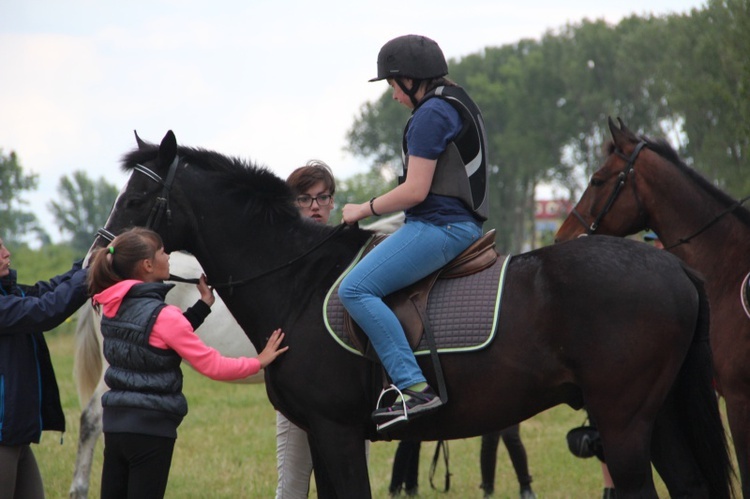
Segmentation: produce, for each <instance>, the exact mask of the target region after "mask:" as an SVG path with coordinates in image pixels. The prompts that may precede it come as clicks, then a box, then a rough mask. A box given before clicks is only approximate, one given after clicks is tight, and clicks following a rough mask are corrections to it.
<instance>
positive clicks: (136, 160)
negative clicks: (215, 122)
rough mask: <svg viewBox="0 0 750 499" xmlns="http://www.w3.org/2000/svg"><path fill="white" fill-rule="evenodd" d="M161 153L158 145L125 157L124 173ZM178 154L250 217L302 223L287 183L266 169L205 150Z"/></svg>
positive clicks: (190, 149)
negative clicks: (213, 182) (201, 172)
mask: <svg viewBox="0 0 750 499" xmlns="http://www.w3.org/2000/svg"><path fill="white" fill-rule="evenodd" d="M158 153H159V147H158V146H157V145H154V144H145V145H141V146H140V147H139V148H138V149H135V150H133V151H131V152H129V153H127V154H125V156H123V158H122V169H123V170H124V171H125V172H130V171H132V170H133V168H135V167H136V166H137V165H138V164H143V163H147V162H149V161H153V160H154V159H155V158H156V157H157V156H158ZM177 154H178V155H179V156H180V158H181V160H182V161H183V162H186V163H188V164H189V165H190V167H195V168H200V169H202V170H203V171H205V172H207V173H209V174H211V175H212V176H213V179H214V181H216V182H217V185H219V186H221V189H222V195H223V196H232V197H234V198H236V199H238V200H239V201H240V202H241V203H242V205H243V206H244V210H243V211H244V213H245V214H247V215H251V216H252V215H258V214H261V215H263V217H264V218H265V219H266V220H273V219H277V218H278V217H282V218H285V219H300V214H299V210H298V209H297V208H296V207H295V206H294V204H293V202H292V201H293V200H292V191H291V189H290V188H289V186H288V185H287V183H286V182H285V181H284V180H282V179H281V178H280V177H279V176H278V175H276V174H275V173H273V172H272V171H270V170H269V169H268V168H267V167H265V166H260V165H257V164H255V163H252V162H247V161H244V160H242V159H240V158H237V157H230V156H225V155H223V154H219V153H217V152H215V151H210V150H207V149H203V148H194V147H185V146H178V147H177Z"/></svg>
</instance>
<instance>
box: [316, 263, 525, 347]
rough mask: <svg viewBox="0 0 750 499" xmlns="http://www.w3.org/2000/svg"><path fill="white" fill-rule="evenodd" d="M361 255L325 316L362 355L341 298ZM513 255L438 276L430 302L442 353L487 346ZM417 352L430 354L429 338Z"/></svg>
mask: <svg viewBox="0 0 750 499" xmlns="http://www.w3.org/2000/svg"><path fill="white" fill-rule="evenodd" d="M360 258H361V252H360V253H359V254H358V255H357V257H356V258H355V259H354V261H353V262H352V263H351V264H350V265H349V267H347V269H346V270H345V271H344V273H343V274H341V276H339V278H338V279H337V280H336V282H335V283H334V284H333V286H332V287H331V289H330V290H329V291H328V293H327V295H326V299H325V301H324V302H323V316H324V319H325V323H326V327H327V329H328V332H329V333H330V334H331V336H333V338H334V339H335V340H336V342H338V343H339V344H340V345H341V346H342V347H343V348H345V349H346V350H348V351H350V352H352V353H354V354H357V355H360V356H361V355H362V353H361V352H360V351H359V350H358V349H357V348H356V346H355V345H354V344H353V343H352V341H351V339H350V338H349V336H348V335H347V333H346V330H345V327H344V314H345V309H344V306H343V305H342V304H341V300H339V295H338V288H339V284H340V283H341V280H342V279H343V278H344V277H345V276H346V275H347V274H348V273H349V271H350V270H351V269H352V268H353V267H354V265H356V263H357V262H358V261H359V260H360ZM509 261H510V257H505V258H503V257H500V258H498V259H497V261H496V262H495V263H494V264H493V265H492V266H491V267H489V268H487V269H486V270H484V271H482V272H478V273H476V274H472V275H468V276H465V277H458V278H453V279H438V280H437V282H436V283H435V285H434V287H433V288H432V291H431V292H430V295H429V300H428V302H427V318H428V320H429V321H430V325H431V327H432V332H433V335H434V336H435V342H436V344H437V348H438V352H441V353H447V352H468V351H474V350H479V349H482V348H484V347H485V346H486V345H488V344H489V343H490V342H491V341H492V339H493V338H494V336H495V333H496V327H497V318H498V316H499V313H500V299H501V296H502V288H503V283H504V281H505V270H506V269H507V266H508V262H509ZM414 353H415V355H428V354H429V353H430V349H429V346H428V344H427V339H426V338H425V337H424V335H423V336H422V339H421V341H420V343H419V345H417V348H415V350H414Z"/></svg>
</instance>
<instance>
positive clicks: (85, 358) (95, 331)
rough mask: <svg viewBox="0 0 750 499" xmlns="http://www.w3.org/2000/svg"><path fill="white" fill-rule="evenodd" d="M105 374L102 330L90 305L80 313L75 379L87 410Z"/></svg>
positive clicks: (80, 400) (81, 401)
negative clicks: (103, 373)
mask: <svg viewBox="0 0 750 499" xmlns="http://www.w3.org/2000/svg"><path fill="white" fill-rule="evenodd" d="M102 372H103V362H102V347H101V330H100V321H99V317H98V313H97V312H96V310H95V309H94V307H93V306H92V305H91V304H90V303H86V304H85V305H84V306H82V307H81V308H80V309H79V311H78V325H77V326H76V345H75V358H74V360H73V378H74V379H75V383H76V389H77V390H78V402H79V403H80V404H81V408H85V407H86V406H87V405H88V403H89V400H90V399H91V397H92V396H93V395H94V391H95V390H96V387H97V385H98V384H99V381H100V380H101V377H102Z"/></svg>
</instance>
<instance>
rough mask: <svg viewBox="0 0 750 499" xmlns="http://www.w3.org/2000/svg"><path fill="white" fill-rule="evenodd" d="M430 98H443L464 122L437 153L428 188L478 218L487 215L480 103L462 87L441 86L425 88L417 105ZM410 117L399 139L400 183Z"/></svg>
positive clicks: (484, 136)
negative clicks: (433, 171) (401, 151)
mask: <svg viewBox="0 0 750 499" xmlns="http://www.w3.org/2000/svg"><path fill="white" fill-rule="evenodd" d="M432 98H440V99H444V100H445V101H446V102H448V103H449V104H450V105H451V106H453V107H454V108H455V109H456V110H457V111H458V113H459V115H460V117H461V122H462V124H463V126H462V127H461V131H460V132H459V133H458V135H457V136H456V138H455V139H454V140H453V141H452V142H450V143H449V144H448V146H447V147H446V148H445V151H443V152H442V153H441V154H440V156H438V160H437V165H436V167H435V175H434V176H433V178H432V185H431V186H430V192H431V193H433V194H439V195H442V196H450V197H455V198H458V199H460V200H462V201H463V202H464V203H466V206H468V207H469V208H471V209H472V210H473V211H474V213H475V214H476V215H477V216H478V217H479V218H480V219H481V220H487V217H488V216H489V200H488V198H489V196H488V193H489V184H488V182H487V180H488V179H487V177H488V176H489V163H488V160H487V132H486V130H485V128H484V120H483V119H482V112H481V111H480V110H479V107H477V105H476V104H475V103H474V101H472V100H471V98H470V97H469V95H468V94H467V93H466V91H465V90H464V89H463V88H461V87H455V86H442V87H438V88H436V89H435V90H432V91H430V92H428V93H427V94H426V95H425V96H424V97H423V98H422V100H421V101H420V102H419V104H417V107H415V108H414V111H412V116H413V115H414V113H415V112H416V111H417V109H419V107H420V106H421V105H422V104H424V103H425V102H427V101H428V100H429V99H432ZM410 124H411V119H409V121H408V122H407V123H406V127H405V128H404V135H403V139H402V150H403V158H402V159H403V165H404V171H403V175H402V176H400V177H399V184H401V183H403V182H404V181H405V180H406V174H407V170H408V169H409V151H408V147H407V145H406V132H407V131H408V130H409V125H410Z"/></svg>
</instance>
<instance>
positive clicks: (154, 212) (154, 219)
mask: <svg viewBox="0 0 750 499" xmlns="http://www.w3.org/2000/svg"><path fill="white" fill-rule="evenodd" d="M179 163H180V157H179V156H175V158H174V160H173V161H172V163H171V164H170V165H169V170H168V171H167V178H166V179H162V178H161V176H160V175H159V174H158V173H156V172H155V171H154V170H152V169H150V168H148V167H146V166H144V165H141V164H137V165H136V166H135V167H134V168H133V171H134V172H138V173H142V174H143V175H146V176H147V177H148V178H150V179H151V180H153V181H154V182H156V183H158V184H160V185H161V186H162V191H161V195H160V196H157V198H156V202H155V203H154V206H152V207H151V212H150V213H149V215H148V220H147V221H146V225H145V227H146V228H147V229H152V230H154V229H155V227H157V226H158V225H159V224H160V223H161V219H162V217H163V216H164V214H165V213H166V215H167V227H168V226H169V224H170V223H171V221H172V211H171V209H170V207H169V193H170V191H171V190H172V184H173V183H174V178H175V174H176V172H177V166H178V165H179ZM346 227H347V226H346V224H341V225H339V226H338V227H336V229H335V230H333V231H332V232H331V233H330V234H329V235H328V236H326V237H325V238H323V239H322V240H320V241H318V242H317V243H316V244H315V245H313V246H312V247H311V248H309V249H308V250H307V251H305V252H304V253H302V254H301V255H298V256H296V257H294V258H292V259H291V260H289V261H287V262H285V263H282V264H280V265H278V266H276V267H272V268H270V269H266V270H263V271H260V272H258V273H257V274H255V275H252V276H250V277H247V278H244V279H239V280H233V279H232V276H229V280H228V281H227V282H224V283H210V284H211V286H212V287H213V288H215V289H219V288H233V287H236V286H241V285H244V284H247V283H249V282H251V281H254V280H256V279H259V278H261V277H264V276H267V275H269V274H273V273H275V272H277V271H279V270H282V269H284V268H286V267H289V266H291V265H292V264H294V263H296V262H297V261H299V260H301V259H302V258H304V257H306V256H307V255H309V254H310V253H312V252H313V251H315V250H316V249H318V248H319V247H321V246H322V245H323V244H324V243H326V242H327V241H328V240H330V239H331V238H333V237H334V236H336V235H337V234H338V233H339V232H341V231H342V230H344V229H345V228H346ZM97 235H99V236H101V237H102V238H104V239H106V240H107V241H109V242H112V240H114V238H115V234H113V233H112V232H111V231H109V230H108V229H106V228H104V227H102V228H100V229H99V230H97ZM169 280H170V281H177V282H186V283H191V284H197V283H198V279H193V278H185V277H180V276H175V275H171V274H170V279H169Z"/></svg>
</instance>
